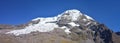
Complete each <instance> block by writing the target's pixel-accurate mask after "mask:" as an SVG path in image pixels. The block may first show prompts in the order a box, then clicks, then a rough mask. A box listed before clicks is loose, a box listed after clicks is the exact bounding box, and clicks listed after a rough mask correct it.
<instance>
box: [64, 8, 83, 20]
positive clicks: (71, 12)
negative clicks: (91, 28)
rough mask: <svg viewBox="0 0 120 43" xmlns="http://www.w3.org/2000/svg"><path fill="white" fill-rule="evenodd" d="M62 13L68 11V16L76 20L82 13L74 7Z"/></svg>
mask: <svg viewBox="0 0 120 43" xmlns="http://www.w3.org/2000/svg"><path fill="white" fill-rule="evenodd" d="M64 13H68V14H69V16H70V17H71V19H72V21H76V20H77V19H78V17H79V16H81V15H82V13H81V12H80V11H79V10H76V9H72V10H67V11H66V12H64Z"/></svg>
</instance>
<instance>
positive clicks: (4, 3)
mask: <svg viewBox="0 0 120 43" xmlns="http://www.w3.org/2000/svg"><path fill="white" fill-rule="evenodd" d="M69 9H78V10H80V11H81V12H83V13H85V14H87V15H89V16H91V17H93V18H94V19H95V20H96V21H98V22H100V23H104V24H105V25H107V26H108V27H109V28H110V29H111V30H113V31H120V1H119V0H0V24H15V25H16V24H22V23H26V22H28V21H30V20H31V19H33V18H36V17H51V16H56V15H58V14H60V13H62V12H64V11H65V10H69Z"/></svg>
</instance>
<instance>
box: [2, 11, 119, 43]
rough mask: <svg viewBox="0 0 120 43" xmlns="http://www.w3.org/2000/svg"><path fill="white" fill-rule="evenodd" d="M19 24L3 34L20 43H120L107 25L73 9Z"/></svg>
mask: <svg viewBox="0 0 120 43" xmlns="http://www.w3.org/2000/svg"><path fill="white" fill-rule="evenodd" d="M19 28H21V29H17V27H16V28H15V29H11V30H9V31H6V32H4V35H6V37H9V35H10V37H12V38H13V39H14V38H15V39H16V40H17V41H18V42H19V43H48V42H51V43H119V41H118V40H120V36H118V35H117V34H115V32H113V31H112V30H110V29H109V28H108V27H107V26H105V25H104V24H101V23H99V22H97V21H96V20H94V19H93V18H92V17H90V16H88V15H85V14H83V13H81V12H80V11H79V10H76V9H71V10H67V11H65V12H63V13H61V14H60V15H58V16H54V17H47V18H43V17H38V18H35V19H33V20H31V21H30V22H29V23H27V24H24V25H23V26H20V27H19ZM1 31H2V30H1ZM7 35H8V36H7ZM46 35H47V36H46ZM40 36H42V37H40ZM1 37H2V35H1ZM36 37H37V38H36ZM53 37H54V38H53ZM48 38H50V39H48ZM8 39H9V38H8ZM27 39H30V40H27ZM32 39H33V42H31V41H32ZM37 39H39V40H42V41H39V40H37ZM51 39H52V41H51ZM58 39H60V40H58ZM46 40H47V42H46ZM21 41H23V42H21ZM59 41H60V42H59ZM1 42H2V41H1ZM13 42H14V41H13ZM15 43H16V42H15Z"/></svg>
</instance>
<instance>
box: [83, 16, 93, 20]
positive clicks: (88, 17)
mask: <svg viewBox="0 0 120 43" xmlns="http://www.w3.org/2000/svg"><path fill="white" fill-rule="evenodd" d="M85 17H86V18H87V19H90V20H94V19H93V18H92V17H90V16H88V15H85Z"/></svg>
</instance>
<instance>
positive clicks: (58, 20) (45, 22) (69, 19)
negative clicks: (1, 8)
mask: <svg viewBox="0 0 120 43" xmlns="http://www.w3.org/2000/svg"><path fill="white" fill-rule="evenodd" d="M37 20H39V22H38V23H37V24H30V25H29V26H26V27H25V28H24V29H20V30H13V31H10V32H7V33H6V34H14V35H16V36H18V35H21V34H29V33H31V32H36V31H38V32H49V31H52V30H54V28H62V27H65V28H66V29H65V32H66V33H67V34H69V33H71V32H70V31H69V30H70V28H69V27H67V26H64V25H66V24H68V25H70V26H71V27H74V26H81V25H80V23H81V22H82V21H84V22H85V23H84V24H85V25H89V24H90V23H91V21H90V22H88V21H89V20H94V19H93V18H91V17H89V16H87V15H84V14H82V13H81V12H80V11H79V10H76V9H72V10H67V11H65V12H63V13H62V14H60V15H58V16H55V17H47V18H41V17H38V18H35V19H33V20H32V21H37ZM79 20H80V23H75V22H74V21H77V22H79ZM60 25H63V26H62V27H60Z"/></svg>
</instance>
